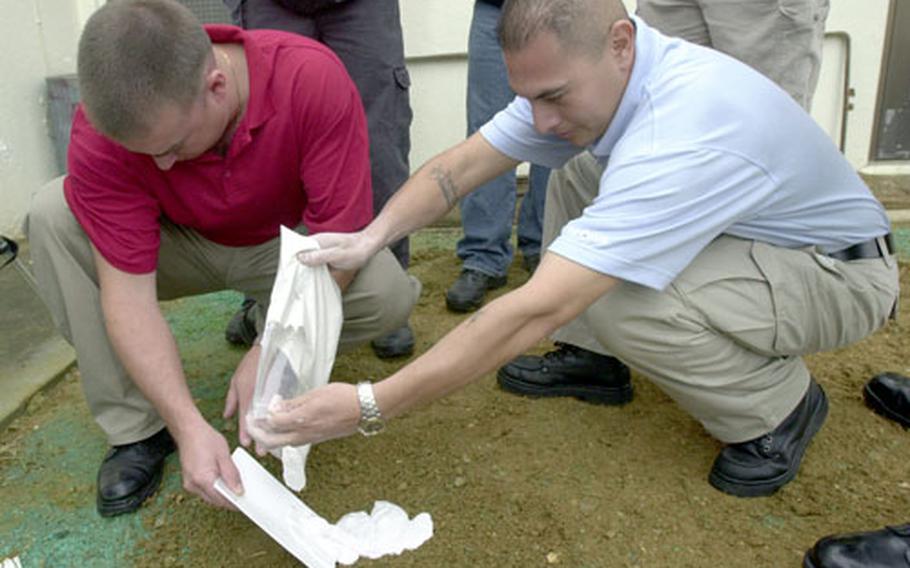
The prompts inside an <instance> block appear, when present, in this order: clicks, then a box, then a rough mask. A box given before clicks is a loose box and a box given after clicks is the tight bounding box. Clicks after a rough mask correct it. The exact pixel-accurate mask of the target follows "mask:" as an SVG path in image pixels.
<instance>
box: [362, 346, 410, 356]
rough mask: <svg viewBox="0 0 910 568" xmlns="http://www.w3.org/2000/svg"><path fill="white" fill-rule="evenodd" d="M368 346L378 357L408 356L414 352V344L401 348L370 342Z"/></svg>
mask: <svg viewBox="0 0 910 568" xmlns="http://www.w3.org/2000/svg"><path fill="white" fill-rule="evenodd" d="M370 347H372V348H373V353H374V354H375V355H376V356H377V357H379V358H380V359H397V358H399V357H410V356H411V355H413V354H414V344H413V343H412V344H411V345H408V346H407V347H406V348H403V349H392V348H389V347H377V346H376V345H373V344H370Z"/></svg>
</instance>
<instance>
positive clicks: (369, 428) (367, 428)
mask: <svg viewBox="0 0 910 568" xmlns="http://www.w3.org/2000/svg"><path fill="white" fill-rule="evenodd" d="M384 426H385V424H384V423H383V422H382V419H381V418H365V419H363V420H361V421H360V427H359V428H358V429H359V430H360V433H361V434H363V435H364V436H372V435H373V434H378V433H380V432H382V429H383V427H384Z"/></svg>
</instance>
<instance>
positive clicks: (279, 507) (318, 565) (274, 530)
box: [215, 448, 335, 568]
mask: <svg viewBox="0 0 910 568" xmlns="http://www.w3.org/2000/svg"><path fill="white" fill-rule="evenodd" d="M231 457H232V458H233V459H234V464H235V465H236V466H237V469H238V470H240V480H241V482H242V483H243V490H244V493H243V495H236V494H234V492H233V491H231V490H230V489H229V488H228V486H227V485H225V484H224V482H222V481H221V480H220V479H218V480H216V481H215V489H217V490H218V492H219V493H221V494H222V495H224V497H225V498H226V499H227V500H228V501H230V502H231V503H233V504H234V506H235V507H237V508H238V509H240V510H241V511H242V512H243V514H244V515H246V516H247V517H249V518H250V519H252V520H253V522H254V523H256V524H257V525H259V527H260V528H261V529H262V530H264V531H265V532H266V533H267V534H268V535H269V536H270V537H272V538H273V539H275V541H276V542H277V543H278V544H280V545H281V546H283V547H284V548H285V549H286V550H287V551H288V552H290V553H291V554H293V555H294V557H295V558H297V560H300V561H301V562H303V563H304V564H306V565H307V566H309V567H310V568H335V554H334V553H333V552H331V551H329V550H325V549H324V547H323V546H322V545H321V544H320V542H319V540H321V539H319V538H318V537H316V538H312V539H307V538H306V535H305V534H303V533H302V532H296V531H292V523H291V519H295V518H300V519H301V520H306V521H309V520H312V522H313V524H314V525H315V526H319V525H321V524H322V523H324V524H326V525H328V523H327V522H326V521H325V519H323V518H322V517H320V516H319V515H317V514H316V512H315V511H313V510H312V509H310V508H309V507H307V506H306V505H305V504H304V503H303V501H301V500H300V499H298V498H297V496H296V495H294V494H293V493H291V492H290V491H289V490H288V489H287V488H286V487H285V486H284V485H282V484H281V482H279V481H278V480H277V479H275V478H274V477H272V474H270V473H269V472H268V471H267V470H266V469H265V468H264V467H262V466H261V465H259V462H257V461H256V460H255V459H253V457H252V456H251V455H250V454H249V453H247V451H246V450H244V449H243V448H237V449H236V450H234V453H233V454H232V455H231ZM308 532H309V531H308Z"/></svg>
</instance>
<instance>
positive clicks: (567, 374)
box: [496, 343, 632, 404]
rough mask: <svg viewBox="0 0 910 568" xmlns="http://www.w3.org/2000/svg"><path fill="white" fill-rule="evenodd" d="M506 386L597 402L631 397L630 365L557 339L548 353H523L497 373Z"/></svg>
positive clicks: (620, 401) (523, 391) (512, 389)
mask: <svg viewBox="0 0 910 568" xmlns="http://www.w3.org/2000/svg"><path fill="white" fill-rule="evenodd" d="M496 378H497V379H498V381H499V386H500V387H502V389H503V390H507V391H509V392H514V393H516V394H521V395H526V396H574V397H575V398H578V399H580V400H584V401H585V402H591V403H594V404H625V403H627V402H629V401H631V400H632V383H631V381H630V378H629V368H628V367H627V366H625V365H624V364H623V363H622V361H620V360H619V359H617V358H615V357H610V356H609V355H601V354H599V353H594V352H593V351H588V350H587V349H582V348H581V347H576V346H574V345H569V344H568V343H557V344H556V349H555V350H553V351H550V352H549V353H547V354H546V355H543V356H539V355H521V356H519V357H516V358H515V359H513V360H512V361H511V362H510V363H507V364H506V365H503V366H502V367H501V368H500V369H499V372H498V373H497V374H496Z"/></svg>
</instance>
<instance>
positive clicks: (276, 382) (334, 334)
mask: <svg viewBox="0 0 910 568" xmlns="http://www.w3.org/2000/svg"><path fill="white" fill-rule="evenodd" d="M316 248H319V243H318V242H317V241H316V240H315V239H313V238H312V237H307V236H303V235H300V234H298V233H296V232H294V231H292V230H291V229H288V228H287V227H282V228H281V254H280V260H279V265H278V273H277V275H276V276H275V285H274V287H273V288H272V296H271V300H270V303H269V310H268V314H267V315H266V320H265V328H264V330H263V333H262V339H261V342H260V343H261V348H262V354H261V356H260V358H259V367H258V368H257V370H256V389H255V391H254V394H253V401H252V405H251V407H250V411H249V414H248V415H247V420H248V421H249V422H252V423H253V424H255V422H256V421H257V420H263V419H265V418H266V417H267V416H268V413H269V410H270V407H272V406H273V405H274V404H275V403H276V402H278V401H281V400H288V399H292V398H295V397H297V396H300V395H301V394H303V393H305V392H306V391H308V390H311V389H314V388H316V387H319V386H322V385H324V384H326V383H328V382H329V375H330V374H331V372H332V366H333V365H334V364H335V352H336V350H337V348H338V338H339V336H340V334H341V323H342V312H341V291H340V290H339V289H338V284H336V283H335V280H334V279H333V278H332V276H331V275H330V274H329V271H328V268H327V267H326V266H324V265H323V266H315V267H311V266H306V265H304V264H301V263H300V262H299V261H298V260H297V253H298V252H300V251H303V250H312V249H316ZM251 431H252V433H253V435H254V436H255V429H254V428H251ZM309 451H310V445H309V444H307V445H305V446H285V447H283V448H281V449H280V451H277V452H274V453H275V455H276V456H277V457H280V458H281V462H282V464H283V477H284V482H285V484H286V485H287V486H288V487H290V488H291V489H293V490H294V491H300V490H301V489H303V488H304V487H305V486H306V458H307V454H308V453H309Z"/></svg>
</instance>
